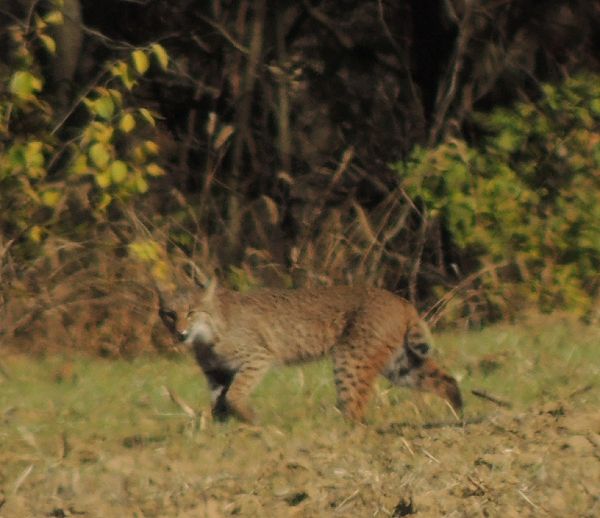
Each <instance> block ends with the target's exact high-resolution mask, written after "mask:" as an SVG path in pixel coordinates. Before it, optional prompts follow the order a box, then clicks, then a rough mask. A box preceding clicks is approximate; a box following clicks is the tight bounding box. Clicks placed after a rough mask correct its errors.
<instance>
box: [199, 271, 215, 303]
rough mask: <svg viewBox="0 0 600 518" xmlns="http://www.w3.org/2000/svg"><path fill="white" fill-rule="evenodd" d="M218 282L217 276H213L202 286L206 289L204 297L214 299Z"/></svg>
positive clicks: (209, 299)
mask: <svg viewBox="0 0 600 518" xmlns="http://www.w3.org/2000/svg"><path fill="white" fill-rule="evenodd" d="M217 284H218V283H217V278H216V277H211V278H210V279H208V280H207V281H206V282H205V283H204V284H203V285H202V288H203V289H204V295H203V297H202V298H203V299H204V300H205V301H211V300H212V299H214V297H215V293H216V291H217Z"/></svg>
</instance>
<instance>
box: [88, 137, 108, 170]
mask: <svg viewBox="0 0 600 518" xmlns="http://www.w3.org/2000/svg"><path fill="white" fill-rule="evenodd" d="M89 155H90V158H91V160H92V162H93V163H94V165H96V166H97V167H99V168H101V169H104V168H105V167H106V166H107V165H108V162H109V160H110V152H109V149H108V148H107V147H106V146H105V145H104V144H103V143H102V142H96V143H95V144H94V145H93V146H92V147H91V148H90V152H89Z"/></svg>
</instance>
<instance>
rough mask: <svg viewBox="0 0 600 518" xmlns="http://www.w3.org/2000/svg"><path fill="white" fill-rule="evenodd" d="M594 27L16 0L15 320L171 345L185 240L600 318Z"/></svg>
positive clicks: (479, 299) (249, 265)
mask: <svg viewBox="0 0 600 518" xmlns="http://www.w3.org/2000/svg"><path fill="white" fill-rule="evenodd" d="M598 49H600V2H598V1H588V0H579V1H577V0H575V1H574V0H556V1H553V0H549V1H544V2H539V1H528V0H521V1H518V0H492V1H482V0H470V1H469V0H463V1H460V0H459V1H457V0H446V1H433V0H432V1H420V0H419V1H416V0H412V1H406V2H393V1H384V0H378V1H360V2H348V1H328V0H324V1H308V0H305V1H298V2H284V1H280V2H273V1H267V0H256V1H252V2H251V1H237V2H227V1H220V0H213V1H191V0H188V1H185V0H174V1H172V2H164V1H159V0H155V1H153V0H103V1H101V2H99V1H96V2H92V1H89V0H64V1H58V0H54V1H51V0H47V1H35V0H8V1H6V0H5V1H4V2H2V4H1V5H0V281H1V283H2V285H1V288H0V304H1V305H2V309H1V314H0V340H2V343H3V344H5V345H11V346H15V345H16V346H17V347H27V348H33V349H35V350H47V349H52V348H64V347H72V348H78V349H90V350H96V351H100V352H102V353H105V354H126V353H134V352H136V351H138V350H140V349H148V348H151V347H158V348H163V347H168V344H167V342H168V340H165V339H164V337H163V336H162V335H161V331H160V329H159V326H156V325H155V324H156V317H155V316H154V309H153V307H154V300H153V294H152V283H151V282H150V281H149V279H150V277H151V275H154V276H159V277H160V276H165V275H171V274H172V271H173V270H174V269H179V268H180V266H181V265H183V266H185V265H186V263H187V266H188V269H189V261H193V263H194V264H196V265H197V266H198V267H199V268H200V269H201V270H202V271H203V272H205V273H207V274H212V273H213V272H216V274H217V275H218V276H219V278H220V279H221V282H223V283H225V284H229V285H230V286H231V287H233V288H235V289H249V288H251V287H253V286H258V285H268V286H288V287H298V286H303V285H328V284H334V283H354V284H370V285H377V286H382V287H385V288H387V289H390V290H392V291H394V292H396V293H399V294H400V295H402V296H405V297H407V298H409V299H411V300H412V301H413V302H415V303H416V304H417V306H418V307H419V308H420V309H421V310H422V311H423V312H424V313H425V314H426V315H427V318H428V319H430V321H431V322H432V323H436V322H438V321H439V322H441V323H465V324H471V325H473V324H475V325H479V324H481V323H485V322H489V321H492V320H497V319H513V318H515V317H518V316H519V315H520V314H522V313H523V312H524V311H529V310H530V309H534V310H536V311H538V310H542V311H556V310H569V311H572V312H575V313H576V314H578V315H579V316H581V317H582V318H584V319H587V320H594V319H597V318H598V300H599V299H598V297H599V284H600V281H599V274H598V271H599V266H600V228H599V226H600V223H599V222H600V208H599V206H600V204H599V203H598V193H599V192H600V189H599V187H600V129H599V128H600V124H599V122H600V86H599V81H598V79H599V78H600V75H598V73H599V72H600V70H599V57H600V54H599V53H598ZM174 265H177V266H174ZM150 329H153V331H152V332H150V331H149V330H150Z"/></svg>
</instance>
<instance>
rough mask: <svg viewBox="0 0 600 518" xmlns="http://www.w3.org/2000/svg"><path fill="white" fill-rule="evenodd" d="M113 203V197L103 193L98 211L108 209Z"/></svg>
mask: <svg viewBox="0 0 600 518" xmlns="http://www.w3.org/2000/svg"><path fill="white" fill-rule="evenodd" d="M111 201H112V196H111V195H110V194H108V193H107V192H105V193H102V197H101V198H100V202H99V203H98V209H99V210H104V209H106V207H108V206H109V205H110V202H111Z"/></svg>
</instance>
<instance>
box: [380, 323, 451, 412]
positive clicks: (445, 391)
mask: <svg viewBox="0 0 600 518" xmlns="http://www.w3.org/2000/svg"><path fill="white" fill-rule="evenodd" d="M409 334H410V335H411V336H410V340H407V341H406V343H405V344H404V347H403V348H402V349H400V350H399V352H398V353H397V354H396V355H395V356H394V357H393V358H392V359H391V360H390V362H389V363H388V365H387V366H386V367H385V369H384V371H383V374H384V376H385V377H386V378H388V379H389V380H390V381H391V382H392V383H395V384H396V385H400V386H405V387H412V388H416V389H419V390H424V391H427V392H433V393H434V394H437V395H438V396H440V397H441V398H443V399H445V400H446V401H448V402H449V403H450V405H451V406H452V408H453V409H454V410H455V411H456V412H459V413H462V408H463V401H462V396H461V393H460V388H459V387H458V383H457V381H456V379H454V378H453V377H452V376H450V374H448V373H447V372H445V371H444V370H443V369H441V368H440V367H439V366H438V365H437V363H436V362H435V361H434V360H433V359H432V358H431V357H430V351H431V348H430V346H429V344H428V343H427V342H425V341H423V340H417V339H416V338H417V337H416V336H413V335H412V333H409Z"/></svg>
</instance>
